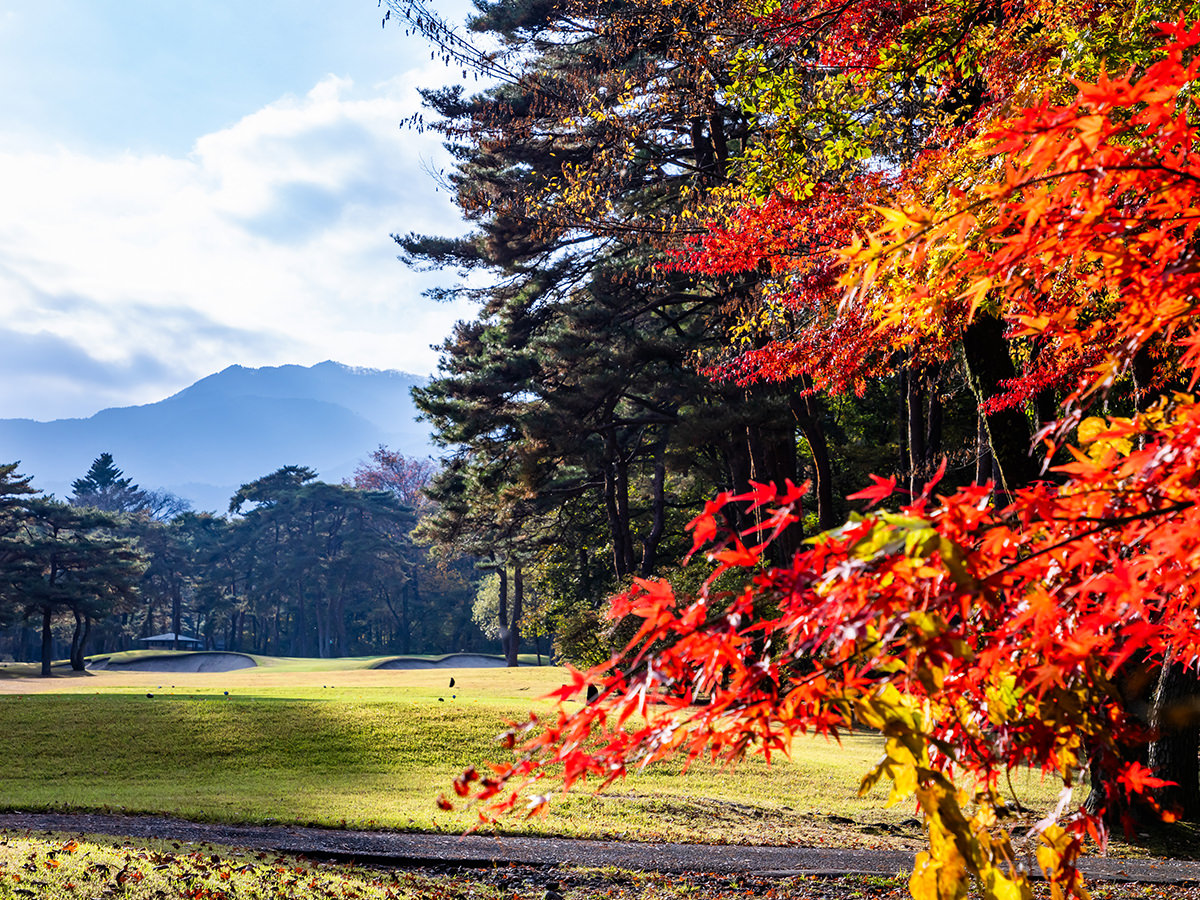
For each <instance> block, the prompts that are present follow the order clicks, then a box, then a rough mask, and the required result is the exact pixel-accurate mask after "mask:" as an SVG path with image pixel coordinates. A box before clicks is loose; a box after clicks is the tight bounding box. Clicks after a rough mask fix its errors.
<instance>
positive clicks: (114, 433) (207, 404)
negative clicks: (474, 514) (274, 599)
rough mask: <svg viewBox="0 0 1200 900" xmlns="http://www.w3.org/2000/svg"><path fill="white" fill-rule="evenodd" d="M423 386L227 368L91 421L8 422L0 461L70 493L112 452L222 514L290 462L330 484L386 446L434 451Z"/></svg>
mask: <svg viewBox="0 0 1200 900" xmlns="http://www.w3.org/2000/svg"><path fill="white" fill-rule="evenodd" d="M426 381H427V378H425V377H424V376H419V375H412V374H410V373H407V372H401V371H399V370H395V369H366V368H362V367H351V366H345V365H343V364H341V363H337V362H334V361H332V360H326V361H325V362H322V363H318V364H316V365H314V366H307V367H306V366H299V365H286V366H264V367H261V368H251V367H246V366H237V365H235V366H227V367H226V368H225V369H222V370H221V371H220V372H215V373H213V374H212V375H207V376H205V377H204V378H201V379H199V380H198V381H196V382H195V383H193V384H191V385H189V386H188V387H185V388H183V389H182V390H180V391H177V392H176V393H174V394H171V395H170V396H168V397H165V398H163V399H162V400H158V401H156V402H154V403H147V404H142V405H139V406H119V407H109V408H106V409H102V410H99V411H98V412H96V413H95V414H93V415H91V416H88V417H87V418H70V419H53V420H50V421H45V422H43V421H38V420H35V419H25V418H21V419H0V461H4V462H12V461H15V460H18V459H19V460H20V461H21V467H20V471H21V472H22V473H23V474H26V475H32V476H33V483H34V486H36V487H40V488H42V489H43V490H45V491H46V492H47V493H54V494H56V495H57V496H60V497H64V498H65V497H66V496H68V495H69V493H70V484H71V482H72V481H73V480H74V479H76V478H78V477H80V476H81V475H82V474H84V473H85V472H86V471H87V468H88V466H89V465H90V464H91V461H92V460H93V459H94V458H95V457H96V456H98V455H99V454H100V453H102V452H105V451H107V452H110V453H112V454H113V457H114V459H115V461H116V464H117V465H118V466H120V467H121V468H122V469H123V470H124V471H125V474H126V475H127V476H129V477H131V478H133V480H134V481H135V482H137V483H138V484H140V485H141V486H142V487H143V488H164V489H166V490H169V491H172V492H173V493H176V494H179V495H180V496H182V497H186V498H187V499H188V500H190V501H192V504H193V505H194V506H195V508H196V509H198V510H212V511H217V512H221V511H223V510H224V509H225V508H226V506H227V504H228V502H229V497H231V496H232V495H233V493H234V492H235V491H236V490H237V488H238V487H239V486H240V485H242V484H244V483H246V482H248V481H251V480H253V479H255V478H258V477H260V476H262V475H265V474H268V473H269V472H272V471H274V470H275V469H277V468H279V467H280V466H283V465H305V466H309V467H310V468H313V469H315V470H316V471H317V472H318V473H319V476H320V477H321V478H323V479H324V480H326V481H340V480H342V479H344V478H348V477H350V475H352V474H353V470H354V467H355V465H356V464H357V463H359V462H360V461H362V460H365V459H366V458H367V457H368V456H369V455H370V453H371V451H372V450H374V449H375V448H376V447H377V446H378V445H380V444H387V445H388V446H390V447H391V448H392V449H394V450H398V451H400V452H401V453H403V454H405V455H406V456H416V457H424V456H428V455H430V454H431V453H432V452H433V447H432V444H431V442H430V438H429V433H428V429H427V428H426V426H425V425H424V424H423V423H420V422H418V421H416V407H415V406H414V405H413V402H412V397H411V395H410V391H411V389H412V388H413V387H414V386H417V385H421V384H424V383H425V382H426Z"/></svg>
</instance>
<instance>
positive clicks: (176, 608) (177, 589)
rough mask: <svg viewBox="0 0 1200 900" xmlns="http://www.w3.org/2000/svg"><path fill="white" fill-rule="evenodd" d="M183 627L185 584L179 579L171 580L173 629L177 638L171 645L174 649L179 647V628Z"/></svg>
mask: <svg viewBox="0 0 1200 900" xmlns="http://www.w3.org/2000/svg"><path fill="white" fill-rule="evenodd" d="M182 627H183V586H182V585H181V584H180V583H179V580H178V579H175V580H173V581H172V582H171V631H172V632H174V634H175V640H174V642H173V643H172V645H171V649H172V650H178V649H179V630H180V629H181V628H182Z"/></svg>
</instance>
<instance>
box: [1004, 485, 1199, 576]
mask: <svg viewBox="0 0 1200 900" xmlns="http://www.w3.org/2000/svg"><path fill="white" fill-rule="evenodd" d="M1195 505H1196V501H1195V500H1181V501H1179V502H1178V503H1176V504H1174V505H1172V506H1165V507H1163V508H1162V509H1148V510H1146V511H1145V512H1140V513H1131V514H1130V515H1128V516H1121V517H1119V518H1116V519H1097V518H1095V517H1090V516H1080V517H1079V518H1080V519H1081V520H1085V521H1100V522H1101V523H1102V524H1100V525H1097V526H1096V527H1095V528H1089V529H1088V530H1087V531H1081V532H1080V533H1079V534H1075V535H1072V536H1071V537H1069V538H1065V539H1063V540H1061V541H1059V542H1058V543H1057V544H1051V545H1050V546H1049V547H1043V548H1042V549H1041V550H1038V551H1036V552H1034V553H1031V554H1029V555H1028V556H1026V557H1022V558H1021V559H1018V560H1014V561H1013V562H1011V563H1009V564H1008V565H1007V566H1004V567H1003V568H1000V569H997V570H996V571H994V572H991V573H990V574H988V575H986V576H985V577H984V580H985V581H987V580H989V579H992V578H995V577H996V576H998V575H1004V574H1006V573H1007V572H1011V571H1012V570H1013V569H1015V568H1017V567H1018V566H1023V565H1024V564H1025V563H1027V562H1029V561H1030V560H1031V559H1037V558H1038V557H1039V556H1044V555H1045V554H1047V553H1053V552H1054V551H1055V550H1061V549H1062V548H1063V547H1066V546H1068V545H1070V544H1073V543H1075V542H1076V541H1079V540H1082V539H1083V538H1088V537H1091V536H1092V535H1094V534H1100V533H1101V532H1103V531H1106V530H1107V529H1109V528H1113V527H1116V526H1120V525H1128V524H1130V523H1132V522H1142V521H1145V520H1147V519H1154V518H1157V517H1158V516H1169V515H1173V514H1174V513H1177V512H1182V511H1183V510H1185V509H1190V508H1192V507H1193V506H1195Z"/></svg>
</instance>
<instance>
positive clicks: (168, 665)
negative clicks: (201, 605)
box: [90, 651, 258, 672]
mask: <svg viewBox="0 0 1200 900" xmlns="http://www.w3.org/2000/svg"><path fill="white" fill-rule="evenodd" d="M257 665H258V663H256V662H255V661H254V659H253V657H250V656H246V655H245V654H243V653H221V652H219V651H200V652H197V653H187V652H178V653H170V654H164V655H163V656H150V657H143V658H142V659H135V660H130V661H129V662H113V661H111V660H102V661H99V662H98V663H97V664H95V665H93V666H91V667H90V668H94V669H112V670H115V671H119V672H232V671H233V670H234V669H252V668H254V667H255V666H257Z"/></svg>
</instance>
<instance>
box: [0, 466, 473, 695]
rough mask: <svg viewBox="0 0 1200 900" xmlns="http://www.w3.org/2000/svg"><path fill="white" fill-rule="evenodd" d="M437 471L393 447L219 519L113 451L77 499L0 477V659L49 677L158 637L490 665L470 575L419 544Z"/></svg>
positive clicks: (244, 494) (293, 469)
mask: <svg viewBox="0 0 1200 900" xmlns="http://www.w3.org/2000/svg"><path fill="white" fill-rule="evenodd" d="M432 471H433V464H432V463H431V462H429V461H427V460H424V461H423V460H414V459H408V458H405V457H404V456H403V455H402V454H399V453H397V452H395V451H392V450H389V449H388V448H386V447H380V448H378V449H377V450H375V451H374V452H373V453H372V454H371V455H370V459H369V461H367V462H364V463H362V464H361V465H360V466H359V467H358V469H357V470H356V473H355V476H354V479H353V481H352V482H351V483H349V484H330V483H327V482H323V481H320V480H319V479H318V478H317V475H316V473H315V472H313V471H312V470H311V469H307V468H305V467H303V466H284V467H282V468H280V469H278V470H277V471H275V472H272V473H270V474H268V475H264V476H263V477H261V478H258V479H255V480H254V481H251V482H249V483H247V484H244V485H242V486H241V488H240V489H239V490H238V491H237V493H236V494H235V495H234V496H233V497H232V498H231V499H230V503H229V512H228V514H227V515H220V516H218V515H213V514H211V513H195V512H192V511H191V510H190V509H189V508H188V507H189V504H188V503H187V501H185V500H182V499H181V498H179V497H176V496H174V495H172V494H170V493H167V492H163V491H155V490H143V489H141V488H140V487H139V486H138V485H137V484H135V483H134V482H133V478H132V477H129V476H126V475H125V474H124V472H122V470H121V469H120V468H118V467H117V466H116V464H115V462H114V460H113V457H112V455H111V454H109V453H101V454H100V455H99V456H98V457H97V458H96V459H95V461H94V462H93V463H92V466H91V468H90V469H89V470H88V472H87V473H86V474H84V475H83V476H81V477H80V478H79V479H77V480H76V481H75V482H74V484H73V485H72V488H73V491H72V495H71V496H70V498H68V500H66V501H59V500H56V499H54V498H47V497H43V496H40V495H39V493H38V492H37V491H36V488H35V487H34V482H33V479H32V477H31V476H26V475H22V474H20V473H19V472H18V464H16V463H10V464H7V465H3V466H0V628H3V630H2V631H0V641H3V644H0V652H4V653H6V655H8V656H9V657H10V658H12V659H15V660H17V661H21V660H40V661H41V662H42V670H43V674H49V672H50V664H51V661H52V660H55V659H69V660H70V663H71V666H72V668H74V669H76V670H79V671H82V670H83V668H84V667H85V659H84V657H85V656H86V655H89V654H97V653H111V652H114V651H120V650H128V649H137V648H139V647H147V646H149V645H145V644H139V643H138V641H139V639H141V638H145V637H151V636H154V635H159V634H162V633H172V634H176V635H183V636H184V637H186V638H194V639H196V640H198V641H200V642H201V643H200V645H199V646H200V648H201V649H218V648H219V649H223V650H230V651H242V652H249V653H262V654H268V655H273V656H313V657H340V656H366V655H372V654H388V653H390V654H408V653H447V652H455V651H459V650H473V651H490V650H492V649H493V646H492V645H491V642H489V641H488V640H487V639H486V638H485V636H484V634H483V632H482V631H481V630H480V628H479V626H478V625H477V624H476V622H475V620H474V606H475V604H476V597H475V591H476V582H477V580H478V575H477V573H476V571H475V569H474V565H473V561H472V560H454V561H445V560H438V559H435V558H434V557H433V555H432V554H431V553H430V551H429V549H428V548H427V547H423V546H419V545H417V544H415V543H414V542H413V540H412V537H411V534H412V531H413V529H414V527H415V526H416V525H417V522H418V520H419V518H420V516H421V515H422V511H423V509H424V508H425V502H424V501H423V500H422V499H421V496H420V490H421V486H422V484H423V483H424V482H425V481H426V480H427V479H428V477H429V475H430V473H431V472H432ZM175 649H184V647H182V646H178V647H175Z"/></svg>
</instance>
